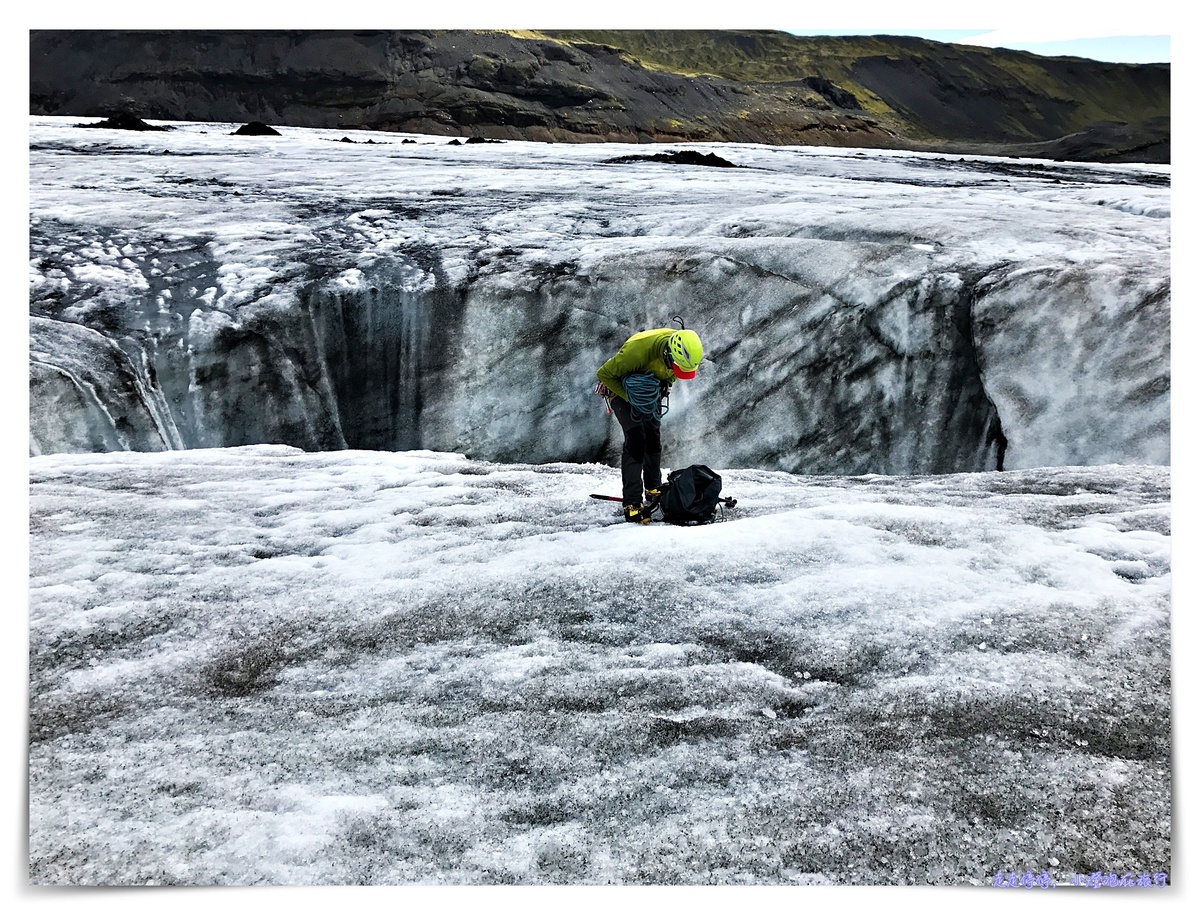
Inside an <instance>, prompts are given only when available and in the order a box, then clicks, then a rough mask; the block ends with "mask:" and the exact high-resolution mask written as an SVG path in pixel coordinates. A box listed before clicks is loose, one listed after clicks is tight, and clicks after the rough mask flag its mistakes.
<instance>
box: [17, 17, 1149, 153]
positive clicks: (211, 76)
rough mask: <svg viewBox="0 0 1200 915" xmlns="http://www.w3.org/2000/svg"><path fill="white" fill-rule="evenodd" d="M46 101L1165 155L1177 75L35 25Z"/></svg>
mask: <svg viewBox="0 0 1200 915" xmlns="http://www.w3.org/2000/svg"><path fill="white" fill-rule="evenodd" d="M29 110H30V113H32V114H54V115H68V116H73V117H81V116H91V117H111V116H114V115H116V114H119V113H127V114H133V115H137V116H138V117H141V118H149V119H155V120H168V121H170V120H216V121H230V122H246V121H262V122H263V123H266V124H271V125H275V126H294V127H335V128H339V129H351V128H371V129H380V130H398V131H410V132H419V133H432V134H437V135H443V136H455V137H470V136H477V137H480V138H489V139H532V140H542V141H563V142H586V141H621V142H640V143H653V142H681V141H691V142H703V141H733V142H761V143H775V144H800V145H836V146H857V147H875V148H880V147H887V148H904V149H928V150H944V151H951V152H958V151H974V152H992V153H999V154H1003V153H1009V154H1033V155H1047V154H1050V155H1062V156H1067V157H1069V156H1080V157H1083V158H1089V159H1098V160H1107V161H1149V162H1162V161H1167V159H1168V157H1169V149H1170V133H1169V123H1170V122H1169V117H1170V67H1169V65H1166V64H1162V65H1138V66H1134V65H1117V64H1103V63H1097V62H1095V61H1089V60H1082V59H1079V58H1045V57H1038V56H1037V55H1033V54H1025V53H1021V52H1014V51H1003V50H994V49H986V48H969V47H964V46H958V45H947V44H941V43H938V42H931V41H924V40H921V39H912V38H894V37H885V36H875V37H865V38H797V37H795V36H791V35H788V34H786V33H783V32H770V31H744V32H734V31H701V30H689V31H603V32H596V31H589V32H565V31H547V32H528V31H526V32H518V31H467V30H452V31H407V32H396V31H350V30H342V31H282V30H280V31H212V30H209V31H202V30H191V31H157V32H151V31H105V30H91V31H33V32H31V33H30V109H29ZM1072 137H1073V138H1075V139H1067V138H1072ZM1029 149H1033V150H1036V151H1035V152H1032V153H1029V152H1020V151H1021V150H1029Z"/></svg>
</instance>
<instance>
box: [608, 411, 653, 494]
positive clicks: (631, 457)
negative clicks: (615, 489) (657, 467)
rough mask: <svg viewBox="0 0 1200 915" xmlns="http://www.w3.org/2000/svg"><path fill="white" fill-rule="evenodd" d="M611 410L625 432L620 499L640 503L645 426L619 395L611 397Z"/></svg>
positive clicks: (644, 453)
mask: <svg viewBox="0 0 1200 915" xmlns="http://www.w3.org/2000/svg"><path fill="white" fill-rule="evenodd" d="M612 411H613V413H615V414H616V417H617V422H619V423H620V424H621V430H622V431H623V432H624V433H625V445H624V447H623V448H622V449H621V501H622V502H624V503H625V504H626V505H641V504H642V464H643V463H644V462H645V459H646V428H645V426H644V425H643V424H642V423H640V422H639V421H638V420H636V419H634V418H633V410H632V408H631V407H630V406H629V402H628V401H626V400H623V399H622V398H620V397H614V398H613V399H612Z"/></svg>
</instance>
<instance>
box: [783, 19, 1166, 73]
mask: <svg viewBox="0 0 1200 915" xmlns="http://www.w3.org/2000/svg"><path fill="white" fill-rule="evenodd" d="M1120 28H1121V26H1117V25H1114V26H1111V27H1110V28H1108V29H1087V28H1083V27H1082V26H1077V27H1075V28H1069V27H1060V28H1050V29H1046V28H1040V27H1031V26H1013V27H1009V28H999V29H906V28H900V29H892V28H889V27H886V26H884V27H872V26H870V25H866V26H863V27H859V28H847V29H840V28H826V29H810V30H798V29H785V31H787V32H791V33H792V34H793V35H862V34H864V33H867V34H888V35H913V36H916V37H918V38H928V39H929V40H931V41H945V42H950V43H954V44H964V45H980V46H982V47H988V48H1010V49H1012V50H1015V51H1029V52H1030V53H1033V54H1041V55H1043V56H1046V57H1067V56H1069V57H1087V58H1091V59H1092V60H1102V61H1111V62H1113V63H1129V64H1144V63H1170V61H1171V37H1170V36H1169V35H1152V34H1140V33H1134V32H1133V28H1134V27H1133V26H1132V25H1130V26H1127V27H1125V28H1126V30H1128V31H1129V32H1130V34H1119V35H1118V34H1110V33H1111V32H1114V31H1116V30H1118V29H1120ZM1093 33H1095V34H1093Z"/></svg>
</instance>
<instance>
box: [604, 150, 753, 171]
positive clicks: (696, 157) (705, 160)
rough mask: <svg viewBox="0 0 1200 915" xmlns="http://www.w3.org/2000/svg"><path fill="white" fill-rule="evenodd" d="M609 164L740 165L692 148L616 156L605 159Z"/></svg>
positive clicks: (722, 166) (728, 166) (738, 166)
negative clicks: (681, 150) (642, 154)
mask: <svg viewBox="0 0 1200 915" xmlns="http://www.w3.org/2000/svg"><path fill="white" fill-rule="evenodd" d="M605 161H606V162H608V163H610V164H617V163H622V162H666V163H668V164H669V165H708V166H711V167H714V168H741V167H742V166H740V165H734V164H733V163H732V162H730V161H729V160H728V159H722V158H721V157H720V156H718V155H717V154H716V153H698V152H696V151H695V150H692V149H685V150H684V151H683V152H667V153H654V154H652V155H645V156H617V157H616V158H615V159H606V160H605Z"/></svg>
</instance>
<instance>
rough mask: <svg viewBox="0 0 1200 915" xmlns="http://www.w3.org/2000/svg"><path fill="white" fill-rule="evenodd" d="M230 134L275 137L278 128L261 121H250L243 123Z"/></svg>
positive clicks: (277, 133)
mask: <svg viewBox="0 0 1200 915" xmlns="http://www.w3.org/2000/svg"><path fill="white" fill-rule="evenodd" d="M230 136H234V137H277V136H280V133H279V131H278V130H276V129H275V128H274V127H271V126H270V125H268V124H264V123H263V122H262V121H251V122H250V123H249V124H243V125H242V126H241V127H239V128H238V129H237V130H235V131H234V132H233V133H232V134H230Z"/></svg>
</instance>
